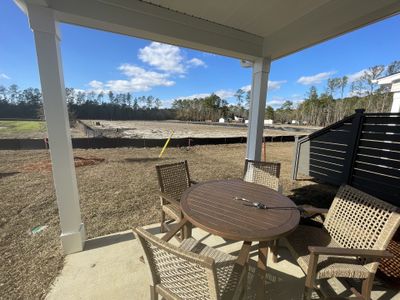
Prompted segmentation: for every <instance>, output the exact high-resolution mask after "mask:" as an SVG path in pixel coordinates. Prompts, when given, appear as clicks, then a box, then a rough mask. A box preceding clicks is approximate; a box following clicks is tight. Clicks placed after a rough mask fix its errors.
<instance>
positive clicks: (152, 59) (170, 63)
mask: <svg viewBox="0 0 400 300" xmlns="http://www.w3.org/2000/svg"><path fill="white" fill-rule="evenodd" d="M138 57H139V59H140V60H141V61H143V62H145V63H147V64H149V65H150V66H153V67H155V68H157V69H159V70H162V71H165V72H168V73H184V72H185V67H184V65H183V56H182V53H181V49H180V48H179V47H176V46H172V45H166V44H161V43H158V42H152V43H151V44H150V45H148V46H146V47H144V48H142V49H139V54H138Z"/></svg>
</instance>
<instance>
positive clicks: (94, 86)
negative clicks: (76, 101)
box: [88, 80, 103, 90]
mask: <svg viewBox="0 0 400 300" xmlns="http://www.w3.org/2000/svg"><path fill="white" fill-rule="evenodd" d="M88 85H89V86H90V87H91V88H92V89H93V90H99V89H102V88H103V83H102V82H101V81H98V80H92V81H91V82H89V83H88Z"/></svg>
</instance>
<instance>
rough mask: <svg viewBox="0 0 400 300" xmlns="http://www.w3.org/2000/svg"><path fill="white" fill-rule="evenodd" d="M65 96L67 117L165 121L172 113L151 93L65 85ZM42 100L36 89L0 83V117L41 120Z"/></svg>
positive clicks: (172, 116)
mask: <svg viewBox="0 0 400 300" xmlns="http://www.w3.org/2000/svg"><path fill="white" fill-rule="evenodd" d="M65 95H66V101H67V105H68V111H69V114H70V120H74V119H102V120H166V119H173V118H174V116H175V114H174V112H173V111H172V110H171V109H161V105H162V103H161V100H160V99H159V98H156V97H153V96H140V97H133V96H132V94H130V93H119V94H118V93H113V92H112V91H110V92H108V93H107V94H105V93H104V92H99V93H95V92H93V91H91V92H84V91H80V90H75V89H73V88H66V89H65ZM42 100H43V99H42V94H41V92H40V90H39V89H37V88H27V89H23V90H21V89H19V87H18V86H17V85H16V84H12V85H10V86H9V87H8V88H7V87H4V86H0V118H31V119H36V118H40V119H44V112H43V105H42Z"/></svg>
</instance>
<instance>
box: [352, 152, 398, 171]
mask: <svg viewBox="0 0 400 300" xmlns="http://www.w3.org/2000/svg"><path fill="white" fill-rule="evenodd" d="M356 161H359V162H364V163H369V164H373V165H381V166H387V167H392V168H397V169H400V156H399V160H392V159H385V158H382V157H375V156H366V155H360V154H358V155H357V160H356Z"/></svg>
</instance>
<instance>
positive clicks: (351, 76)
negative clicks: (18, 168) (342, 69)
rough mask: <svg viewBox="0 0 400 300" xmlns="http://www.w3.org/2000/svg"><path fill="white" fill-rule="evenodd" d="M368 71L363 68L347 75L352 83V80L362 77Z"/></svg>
mask: <svg viewBox="0 0 400 300" xmlns="http://www.w3.org/2000/svg"><path fill="white" fill-rule="evenodd" d="M366 72H368V69H362V70H361V71H358V72H355V73H353V74H349V75H347V78H348V82H349V83H352V82H354V81H356V80H358V79H360V78H361V77H362V76H363V75H364V74H365V73H366Z"/></svg>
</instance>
